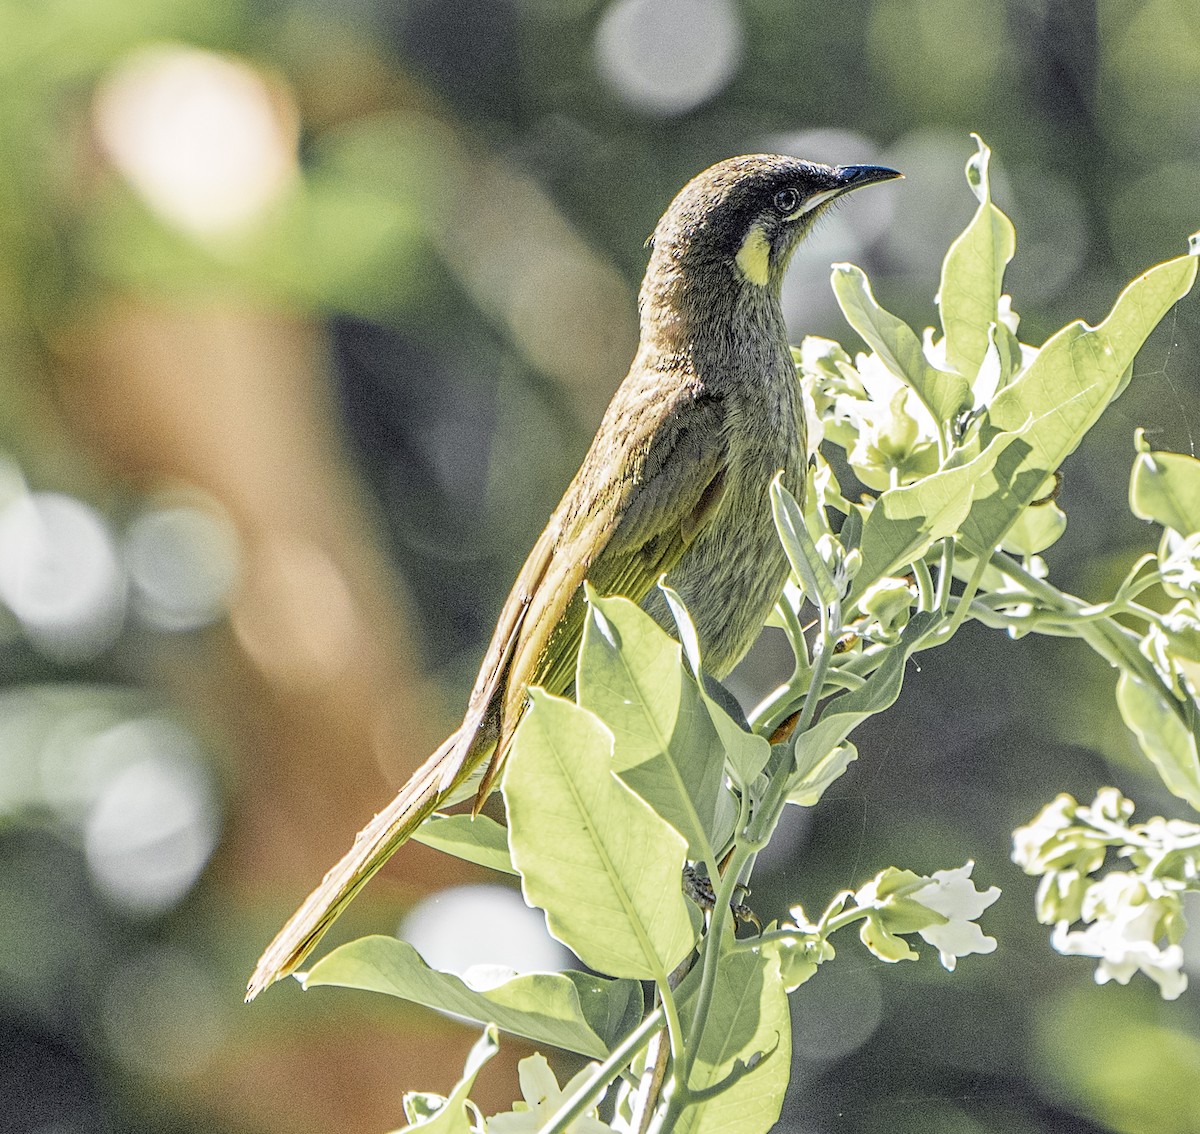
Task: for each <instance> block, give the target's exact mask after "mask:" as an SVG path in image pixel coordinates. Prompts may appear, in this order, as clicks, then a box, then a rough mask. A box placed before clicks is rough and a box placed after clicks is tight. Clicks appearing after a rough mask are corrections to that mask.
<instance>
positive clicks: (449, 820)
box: [413, 815, 517, 874]
mask: <svg viewBox="0 0 1200 1134" xmlns="http://www.w3.org/2000/svg"><path fill="white" fill-rule="evenodd" d="M413 840H414V841H415V842H418V843H424V844H425V845H426V846H427V847H433V848H434V849H435V850H440V851H443V852H445V853H446V854H452V855H454V857H455V858H461V859H462V860H463V861H464V862H473V863H475V865H476V866H486V867H487V868H488V869H489V870H499V871H501V872H503V873H504V874H516V872H517V868H516V867H515V866H513V864H512V858H511V857H510V855H509V853H508V828H507V827H503V826H501V825H500V824H499V823H497V822H496V820H495V819H489V818H488V817H487V816H486V815H476V816H474V817H472V816H470V815H433V816H431V817H430V818H429V819H427V820H426V821H425V822H424V823H423V824H422V825H421V826H420V827H418V828H417V830H416V833H415V834H414V835H413Z"/></svg>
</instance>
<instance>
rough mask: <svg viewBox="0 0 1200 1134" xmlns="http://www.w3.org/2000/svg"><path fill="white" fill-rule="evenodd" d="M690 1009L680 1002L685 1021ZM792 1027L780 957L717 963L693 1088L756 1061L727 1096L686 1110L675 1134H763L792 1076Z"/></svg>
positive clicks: (729, 957)
mask: <svg viewBox="0 0 1200 1134" xmlns="http://www.w3.org/2000/svg"><path fill="white" fill-rule="evenodd" d="M689 1007H690V1003H687V1002H685V1004H684V1008H683V1011H684V1015H685V1018H686V1016H687V1012H688V1008H689ZM791 1053H792V1023H791V1016H790V1013H789V1010H788V999H787V993H786V992H785V991H784V988H783V981H782V980H781V978H780V975H779V959H778V957H777V956H775V955H767V954H765V953H764V952H759V951H755V952H749V951H747V952H737V953H733V952H729V953H726V954H725V955H724V956H722V957H721V963H720V966H719V967H718V969H717V983H716V987H715V988H714V990H713V999H712V1008H711V1011H710V1012H709V1014H708V1026H707V1027H705V1029H704V1032H703V1034H702V1035H701V1038H700V1043H699V1046H698V1048H697V1050H696V1063H695V1067H694V1069H693V1072H692V1081H691V1084H690V1086H691V1087H692V1088H693V1089H694V1090H703V1089H704V1088H706V1087H710V1086H713V1085H715V1084H717V1083H720V1082H721V1081H722V1080H724V1079H725V1078H726V1077H727V1076H728V1075H729V1074H730V1072H731V1071H734V1069H735V1066H736V1065H737V1064H738V1063H739V1062H740V1063H742V1064H746V1063H751V1062H752V1061H754V1060H758V1062H757V1063H756V1064H755V1065H753V1066H752V1067H751V1070H750V1071H749V1073H748V1074H746V1075H744V1076H743V1077H742V1078H740V1079H738V1080H737V1082H735V1083H733V1084H732V1085H731V1086H730V1087H729V1089H728V1090H726V1091H723V1092H721V1093H720V1094H718V1095H716V1096H715V1097H714V1098H712V1099H709V1100H707V1101H706V1102H703V1103H701V1104H698V1105H694V1106H690V1107H688V1109H687V1110H685V1111H684V1113H683V1115H682V1117H681V1118H680V1120H679V1123H678V1125H677V1126H676V1127H675V1129H676V1131H678V1132H680V1134H735V1132H736V1134H766V1131H768V1130H770V1129H771V1127H772V1126H773V1125H774V1124H775V1122H776V1121H777V1120H778V1118H779V1112H780V1109H781V1108H782V1106H783V1095H784V1092H785V1091H786V1090H787V1085H788V1078H789V1076H790V1073H791Z"/></svg>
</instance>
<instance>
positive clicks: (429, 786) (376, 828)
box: [246, 726, 495, 1001]
mask: <svg viewBox="0 0 1200 1134" xmlns="http://www.w3.org/2000/svg"><path fill="white" fill-rule="evenodd" d="M472 732H473V735H472V733H469V732H467V730H466V728H465V726H464V728H461V729H459V730H458V731H457V732H455V733H454V734H453V735H452V736H450V737H449V738H448V739H447V740H446V741H445V743H444V744H442V746H441V747H440V748H438V750H437V751H436V752H434V754H433V755H432V756H430V757H429V759H428V760H426V761H425V763H424V764H422V765H421V767H419V768H418V769H417V770H416V771H415V772H414V773H413V775H412V777H411V779H409V781H408V783H406V784H405V785H404V787H402V788H401V789H400V792H399V794H398V795H397V796H396V798H395V799H393V800H392V802H391V803H389V804H388V805H387V807H385V808H384V809H383V810H382V811H381V812H379V814H378V815H376V816H375V818H374V819H372V820H371V822H370V823H368V824H367V825H366V826H365V827H364V828H363V829H362V830H361V831H359V833H358V834H357V835H356V836H355V839H354V845H353V846H352V847H351V848H350V850H349V851H348V852H347V853H346V855H345V856H344V857H343V858H342V860H341V861H340V862H339V863H338V864H337V865H336V866H334V867H333V868H332V869H331V870H330V871H329V873H328V874H326V875H325V877H324V878H323V879H322V880H321V884H320V885H319V886H318V887H317V888H316V889H315V890H314V891H313V892H312V893H311V894H309V896H308V897H307V898H306V899H305V900H304V904H303V905H302V906H301V907H300V908H299V909H298V910H297V911H296V912H295V913H294V914H292V916H291V917H290V918H289V919H288V921H287V924H286V925H285V926H284V927H283V928H282V929H281V930H280V931H279V932H278V933H277V934H276V935H275V940H274V941H272V942H271V944H270V945H268V946H267V948H266V950H265V952H264V953H263V955H262V956H261V957H260V958H259V960H258V965H257V966H256V967H255V969H254V975H253V976H252V977H251V978H250V983H249V984H248V985H247V986H246V999H247V1000H248V1001H249V1000H253V999H254V998H255V997H256V996H257V995H258V994H259V993H260V992H262V990H263V989H264V988H267V987H268V986H270V985H272V984H274V983H275V981H277V980H280V979H281V978H283V977H285V976H287V975H288V974H289V973H290V972H292V971H293V970H295V969H296V967H297V966H298V965H299V964H300V963H301V962H302V961H303V960H304V958H305V957H307V956H308V954H309V953H310V952H311V951H312V949H313V946H315V945H316V943H317V942H318V941H320V939H321V937H322V935H323V934H324V933H325V931H326V930H327V929H328V928H329V927H330V926H331V925H332V924H333V922H334V921H335V920H336V918H337V917H338V915H339V914H340V913H341V912H342V910H344V909H345V908H346V906H347V905H348V904H349V902H350V899H351V898H353V897H354V895H355V894H357V893H358V891H359V890H360V889H361V888H362V887H363V886H364V885H365V884H366V882H367V880H368V879H369V878H370V877H371V876H372V875H373V874H374V873H375V872H376V871H377V870H378V869H379V868H380V867H381V866H382V865H383V864H384V863H385V862H387V860H388V859H389V858H390V857H391V856H392V854H393V853H394V852H395V851H396V850H397V848H398V847H399V846H400V845H401V844H402V843H404V842H405V841H406V840H407V839H408V838H409V836H411V835H412V833H413V832H414V831H415V830H416V829H417V828H418V827H419V826H420V825H421V824H422V823H423V822H424V821H425V819H426V818H428V816H429V815H430V814H431V813H432V812H433V811H434V810H435V809H436V808H438V807H439V806H442V805H443V804H445V803H448V802H451V801H452V797H453V796H455V794H456V792H457V791H458V790H459V789H460V788H461V787H462V785H463V784H464V783H465V782H467V781H468V780H469V779H470V778H471V775H472V773H473V772H475V771H477V770H478V769H479V767H480V765H481V763H482V762H483V760H484V759H486V758H487V756H488V755H490V753H491V751H492V750H493V749H494V746H495V741H494V739H492V738H488V737H486V736H485V735H481V733H480V732H479V731H477V730H472ZM464 749H465V751H464Z"/></svg>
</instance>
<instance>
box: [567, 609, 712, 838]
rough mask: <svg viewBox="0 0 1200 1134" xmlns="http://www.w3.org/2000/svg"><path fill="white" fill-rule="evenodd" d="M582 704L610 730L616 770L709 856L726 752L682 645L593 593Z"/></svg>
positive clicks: (583, 655) (642, 616)
mask: <svg viewBox="0 0 1200 1134" xmlns="http://www.w3.org/2000/svg"><path fill="white" fill-rule="evenodd" d="M576 690H577V696H578V699H579V704H580V705H582V706H583V707H584V708H586V709H589V710H591V711H592V712H593V713H595V714H596V716H597V717H599V718H600V719H601V720H602V721H604V723H605V724H606V725H607V726H608V728H609V729H611V730H612V734H613V767H614V769H615V770H616V772H617V774H618V775H619V776H620V777H621V779H622V780H624V781H625V783H627V784H628V785H629V786H630V787H631V788H632V789H633V790H634V791H635V792H637V794H638V795H640V796H641V797H642V799H644V800H645V801H646V802H647V803H649V804H650V806H651V807H653V808H654V810H655V811H657V812H658V814H659V815H661V816H662V817H663V818H664V819H666V820H667V822H668V823H670V824H671V825H672V826H673V827H674V828H675V829H676V830H677V831H679V832H680V834H682V835H683V836H684V837H685V838H686V839H687V841H688V857H689V858H692V859H696V860H708V859H711V858H712V853H713V852H712V847H711V845H710V839H711V838H712V837H713V836H714V834H715V832H714V822H715V819H716V816H717V810H718V806H719V804H720V796H721V795H723V794H727V793H726V792H725V788H724V763H725V761H724V750H723V748H722V746H721V742H720V739H719V738H718V736H717V733H716V730H715V728H714V727H713V723H712V721H711V720H710V718H709V714H708V712H707V711H706V709H705V707H704V704H703V700H702V698H701V694H700V691H699V689H698V688H697V687H696V683H695V681H694V680H693V679H692V676H691V674H689V673H688V672H687V671H686V670H685V669H684V666H683V658H682V651H681V649H680V646H679V643H678V642H676V641H675V640H674V639H673V638H672V637H670V635H668V634H667V633H666V631H664V630H663V629H662V627H661V626H659V625H658V623H657V622H655V621H654V619H653V618H651V617H650V616H649V615H648V614H647V613H646V612H645V611H644V610H642V609H641V608H640V607H639V606H637V605H636V604H635V603H632V602H630V601H629V600H628V599H625V598H620V597H617V596H613V597H611V598H604V597H601V596H600V595H597V594H595V592H592V591H589V594H588V614H587V621H586V623H585V625H584V631H583V645H582V648H581V650H580V654H579V676H578V680H577V682H576Z"/></svg>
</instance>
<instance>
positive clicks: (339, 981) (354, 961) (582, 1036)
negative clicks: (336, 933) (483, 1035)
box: [302, 936, 642, 1059]
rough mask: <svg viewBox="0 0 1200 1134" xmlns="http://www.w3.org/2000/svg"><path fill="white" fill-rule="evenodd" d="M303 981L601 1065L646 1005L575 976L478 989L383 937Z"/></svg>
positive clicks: (350, 949)
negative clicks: (473, 1024) (416, 1007)
mask: <svg viewBox="0 0 1200 1134" xmlns="http://www.w3.org/2000/svg"><path fill="white" fill-rule="evenodd" d="M302 983H303V985H304V987H305V988H306V989H307V988H315V987H316V986H318V985H339V986H340V987H342V988H361V989H365V990H367V991H368V992H383V993H386V994H387V995H389V996H398V997H400V998H401V999H403V1000H410V1001H412V1002H413V1003H414V1004H423V1005H424V1006H425V1007H426V1008H434V1009H436V1010H437V1011H439V1012H450V1013H453V1014H454V1015H456V1016H465V1017H466V1018H467V1019H469V1020H479V1021H481V1022H491V1023H494V1024H496V1025H498V1026H499V1027H501V1028H503V1029H504V1030H505V1031H506V1032H512V1033H513V1035H518V1036H524V1037H525V1038H526V1039H531V1040H534V1041H536V1042H538V1043H550V1044H553V1045H554V1046H555V1047H562V1048H566V1050H568V1051H576V1052H578V1053H579V1054H580V1055H587V1056H591V1057H593V1058H600V1059H603V1058H604V1056H605V1055H607V1054H608V1051H609V1049H610V1048H611V1047H612V1046H613V1045H614V1044H616V1043H617V1042H618V1041H619V1040H620V1039H622V1038H623V1036H624V1032H625V1031H626V1030H628V1027H630V1026H632V1023H633V1022H635V1021H636V1019H637V1016H638V1014H639V1012H640V1009H641V1006H642V993H641V988H640V987H639V986H638V985H637V984H636V983H634V982H632V981H613V980H605V979H603V978H602V977H597V976H592V975H590V974H588V973H577V972H564V973H525V974H522V975H521V976H514V977H513V978H512V979H511V980H508V981H505V982H504V984H501V985H499V986H497V987H496V988H489V989H487V990H486V991H476V990H475V989H473V988H470V987H469V986H468V985H467V984H465V983H464V982H463V980H462V979H461V978H460V977H457V976H455V975H454V974H453V973H443V972H439V971H438V970H437V969H432V968H430V967H429V966H428V965H427V964H426V963H425V962H424V961H423V960H422V959H421V955H420V954H419V953H418V952H417V951H416V950H415V949H414V948H413V947H412V946H411V945H410V944H409V943H408V942H407V941H400V940H398V939H397V938H395V937H383V936H373V937H361V938H359V939H358V940H357V941H351V942H350V943H349V944H347V945H342V946H341V947H340V948H337V949H335V950H334V951H333V952H332V953H330V954H329V955H328V956H326V957H323V958H321V960H320V961H318V962H317V963H316V964H315V965H314V966H313V967H312V968H311V969H310V970H309V971H308V972H307V973H306V974H305V975H304V977H303V981H302Z"/></svg>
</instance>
